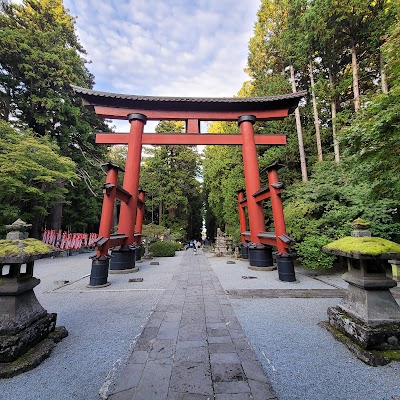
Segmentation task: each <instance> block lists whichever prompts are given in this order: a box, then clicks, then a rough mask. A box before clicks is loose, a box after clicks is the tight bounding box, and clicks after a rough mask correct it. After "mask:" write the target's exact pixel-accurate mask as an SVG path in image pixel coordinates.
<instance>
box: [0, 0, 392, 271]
mask: <svg viewBox="0 0 400 400" xmlns="http://www.w3.org/2000/svg"><path fill="white" fill-rule="evenodd" d="M399 18H400V5H399V3H398V2H395V1H389V0H378V1H370V0H350V1H348V2H346V3H343V2H340V1H337V0H311V1H309V0H294V1H287V0H262V1H260V8H259V11H258V14H257V20H256V23H255V26H254V35H253V37H252V38H250V41H249V54H248V66H247V69H246V72H247V73H248V75H249V80H248V81H246V82H244V83H243V87H242V89H241V90H240V92H239V93H238V94H237V95H238V96H240V97H253V96H269V95H277V94H284V93H289V92H291V91H296V90H302V89H306V90H307V91H308V96H307V97H306V98H305V99H304V101H302V102H301V104H300V107H299V109H298V111H296V113H295V115H292V116H290V117H289V118H287V119H285V120H284V121H274V122H268V123H256V125H255V131H256V133H257V134H263V133H270V134H271V133H280V134H286V135H287V138H288V139H287V141H288V144H287V145H286V146H282V147H268V146H259V147H258V149H257V150H258V155H259V166H260V172H261V179H262V180H263V182H262V183H263V184H266V183H267V182H266V181H265V180H266V173H265V167H266V166H268V165H269V164H271V163H272V162H273V161H275V160H279V161H280V162H282V163H283V164H285V165H286V168H284V169H282V170H281V171H280V177H281V180H282V181H283V182H284V183H285V185H286V189H285V191H284V194H283V199H284V207H285V218H286V224H287V229H288V233H289V235H290V236H291V237H292V238H293V239H295V245H294V250H295V251H296V252H297V253H298V255H299V259H300V261H301V262H302V264H303V265H304V266H306V267H310V268H317V267H330V266H332V263H333V259H332V258H331V257H328V256H326V255H324V254H323V253H322V252H321V247H322V245H324V244H326V243H327V242H329V241H331V240H333V239H336V238H339V237H342V236H345V235H347V234H349V232H350V229H351V228H350V222H351V221H352V220H354V219H355V218H357V217H361V218H363V219H366V220H368V221H370V222H371V231H372V233H373V234H374V235H376V236H380V237H384V238H388V239H392V240H395V241H399V238H400V216H399V205H400V201H399V200H400V181H399V177H400V163H399V155H400V56H399V54H400V22H399ZM85 56H86V53H85V49H84V48H83V47H82V46H81V44H80V42H79V39H78V37H77V35H76V33H75V29H74V19H73V17H71V16H70V15H69V14H68V13H67V11H66V10H65V8H64V6H63V3H62V1H61V0H54V1H47V0H24V1H23V2H22V4H20V5H13V4H10V3H9V2H7V1H4V0H3V1H1V10H0V163H1V164H0V165H1V170H2V179H1V180H0V204H1V206H2V213H1V215H0V230H1V229H3V226H4V225H5V224H9V223H12V222H13V221H14V220H15V219H16V218H18V217H21V218H22V219H24V220H25V221H27V222H29V223H32V225H33V230H32V236H34V237H38V238H40V237H41V234H42V232H43V230H44V229H45V228H47V229H57V230H58V229H64V230H68V231H70V232H90V231H97V229H98V220H99V215H100V209H101V202H102V183H103V181H104V172H103V171H102V169H101V164H102V163H105V162H106V161H108V160H111V161H113V162H116V163H117V164H119V165H121V166H123V165H124V156H125V151H126V149H125V148H123V147H113V148H106V147H102V146H96V145H95V143H94V141H95V138H94V132H100V131H105V132H106V131H110V130H111V128H110V126H109V124H108V123H107V121H102V120H100V119H98V118H97V117H96V116H95V115H94V114H92V113H90V112H89V111H88V110H86V109H85V108H84V107H83V105H82V102H81V100H80V99H79V98H77V97H76V96H75V95H74V93H73V91H72V89H71V85H78V86H83V87H88V88H92V87H93V85H94V76H93V75H91V74H90V72H89V71H88V69H87V67H86V63H87V60H86V58H85ZM182 128H183V125H182V123H181V122H177V123H176V122H168V121H167V122H164V123H161V124H159V125H158V126H157V128H156V130H157V131H159V132H181V131H182ZM209 131H210V132H215V133H234V132H237V131H238V128H237V125H236V124H229V123H213V124H211V126H210V127H209ZM200 176H202V183H200V181H199V178H200ZM141 186H142V188H143V189H144V190H146V191H147V200H146V220H145V222H146V223H148V224H149V223H153V224H158V225H161V226H163V227H166V228H169V229H171V231H172V234H173V236H174V237H175V238H176V239H180V240H187V239H192V238H199V236H200V234H201V227H202V221H203V218H204V220H205V222H206V228H207V234H208V236H209V237H210V238H213V236H214V233H215V231H216V228H217V227H220V228H221V229H222V230H223V231H225V232H226V233H227V234H229V235H231V236H233V237H234V238H235V240H239V233H240V232H239V221H238V215H237V197H236V191H237V190H238V189H240V188H242V187H244V177H243V165H242V157H241V149H240V148H239V147H236V146H218V147H217V146H207V147H206V149H205V151H204V153H203V155H200V154H199V153H198V152H197V149H196V148H195V147H190V146H157V147H153V148H150V149H148V150H147V151H146V154H144V157H143V165H142V171H141ZM265 215H266V221H267V225H268V226H269V229H271V230H272V229H273V221H272V218H271V212H270V209H269V206H268V204H266V205H265ZM1 232H4V231H0V233H1Z"/></svg>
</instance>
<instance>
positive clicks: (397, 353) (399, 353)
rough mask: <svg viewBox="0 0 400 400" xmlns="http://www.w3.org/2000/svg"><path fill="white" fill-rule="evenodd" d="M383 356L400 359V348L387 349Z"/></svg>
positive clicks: (389, 358)
mask: <svg viewBox="0 0 400 400" xmlns="http://www.w3.org/2000/svg"><path fill="white" fill-rule="evenodd" d="M383 356H384V357H385V358H387V359H388V360H393V361H395V360H396V361H400V350H386V351H384V352H383Z"/></svg>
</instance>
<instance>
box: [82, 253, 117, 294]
mask: <svg viewBox="0 0 400 400" xmlns="http://www.w3.org/2000/svg"><path fill="white" fill-rule="evenodd" d="M109 266H110V258H109V257H107V256H103V257H100V258H93V259H92V270H91V271H90V281H89V285H86V287H88V288H102V287H106V286H109V285H111V283H110V282H108V281H107V279H108V268H109Z"/></svg>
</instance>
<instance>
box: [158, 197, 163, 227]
mask: <svg viewBox="0 0 400 400" xmlns="http://www.w3.org/2000/svg"><path fill="white" fill-rule="evenodd" d="M162 214H163V206H162V201H161V200H160V204H159V206H158V225H162Z"/></svg>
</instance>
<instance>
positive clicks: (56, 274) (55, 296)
mask: <svg viewBox="0 0 400 400" xmlns="http://www.w3.org/2000/svg"><path fill="white" fill-rule="evenodd" d="M89 255H90V254H89ZM89 255H88V254H81V255H77V256H72V257H66V258H56V259H45V260H38V261H36V262H35V269H34V276H36V277H37V278H40V279H41V284H40V285H39V286H37V287H36V288H35V293H36V296H37V298H38V300H39V302H40V303H41V304H42V306H43V307H44V308H45V309H46V310H47V311H48V312H56V313H58V318H57V325H64V326H65V327H66V328H67V330H68V332H69V336H68V337H66V338H65V339H64V340H62V341H61V342H60V343H58V344H57V345H56V346H55V348H54V350H53V352H52V354H51V356H50V357H49V358H48V359H47V360H45V361H44V362H43V363H42V364H41V365H39V366H38V367H37V368H35V369H34V370H32V371H28V372H26V373H24V374H22V375H19V376H16V377H14V378H11V379H4V380H0V399H1V400H3V399H4V400H22V399H24V400H30V399H35V400H49V399H52V400H53V399H54V400H71V399H77V400H99V399H100V398H101V397H100V396H99V391H102V392H105V390H106V388H107V386H108V384H109V382H110V381H111V380H112V379H113V377H114V375H115V374H116V373H117V372H118V369H119V368H120V366H121V364H124V362H125V360H126V359H127V358H128V356H129V355H130V353H131V350H132V347H133V343H134V340H135V337H136V336H138V335H139V334H140V332H141V331H142V327H143V325H144V324H145V323H146V321H147V319H148V317H149V315H150V313H151V312H152V311H153V310H154V309H155V307H156V305H157V302H158V300H159V298H160V296H161V295H162V293H163V290H162V289H163V288H164V287H165V286H166V285H167V284H168V283H169V282H170V280H171V278H172V275H173V273H174V271H175V270H176V268H177V267H178V264H179V261H178V260H179V258H180V256H179V253H177V256H176V257H174V258H173V259H168V258H161V259H157V261H159V263H160V265H150V261H144V262H143V263H142V264H138V265H140V271H139V272H138V273H135V274H119V275H109V281H110V282H112V284H111V286H108V287H107V288H105V289H87V288H86V284H88V283H89V278H88V277H85V278H83V279H81V278H82V277H84V276H86V275H87V274H90V269H91V260H90V259H89V258H88V257H89ZM151 261H154V260H151ZM131 277H135V278H136V277H143V278H144V280H143V283H129V282H128V279H129V278H131ZM62 280H69V281H70V282H74V281H75V283H72V284H70V285H67V286H63V287H61V288H59V287H60V282H59V281H62ZM55 282H57V283H55ZM139 285H141V286H139ZM57 288H59V289H57Z"/></svg>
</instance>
